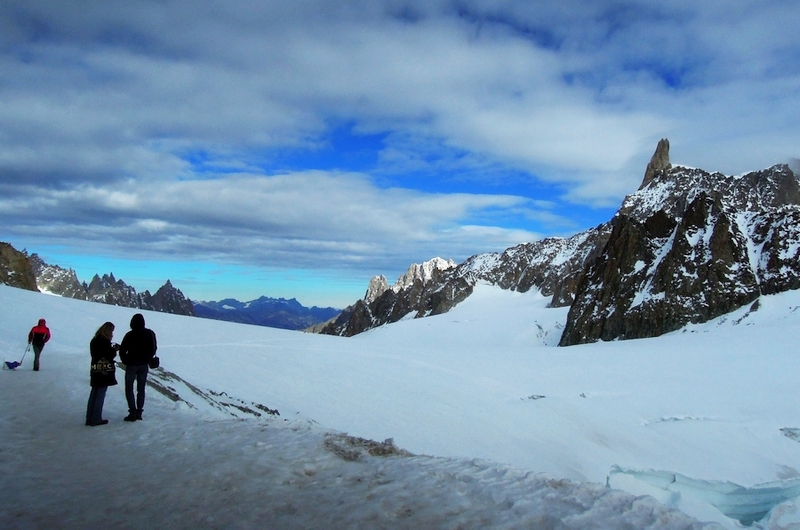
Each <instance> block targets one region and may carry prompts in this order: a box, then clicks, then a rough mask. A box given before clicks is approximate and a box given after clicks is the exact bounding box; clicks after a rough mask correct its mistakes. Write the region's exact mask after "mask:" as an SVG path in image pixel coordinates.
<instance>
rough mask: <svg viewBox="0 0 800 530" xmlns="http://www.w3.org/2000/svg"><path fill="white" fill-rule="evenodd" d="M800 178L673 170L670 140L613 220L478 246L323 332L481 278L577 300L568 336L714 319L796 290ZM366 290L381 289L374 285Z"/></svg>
mask: <svg viewBox="0 0 800 530" xmlns="http://www.w3.org/2000/svg"><path fill="white" fill-rule="evenodd" d="M798 221H800V186H798V180H797V175H796V174H795V173H794V172H793V171H792V170H791V169H790V168H789V166H787V165H776V166H773V167H771V168H768V169H765V170H763V171H756V172H751V173H747V174H744V175H739V176H726V175H723V174H721V173H709V172H707V171H704V170H701V169H693V168H688V167H684V166H675V167H673V166H672V164H671V163H670V158H669V142H668V141H667V140H666V139H665V140H662V141H661V142H659V144H658V147H657V148H656V151H655V153H654V155H653V157H652V159H651V161H650V163H649V164H648V166H647V169H646V171H645V176H644V179H643V181H642V184H641V186H640V188H639V190H637V192H636V193H634V194H632V195H630V196H628V197H627V198H626V199H625V200H624V202H623V204H622V206H621V207H620V209H619V211H618V212H617V213H616V215H615V216H614V217H613V218H612V219H611V220H610V221H609V222H607V223H604V224H601V225H599V226H597V227H595V228H592V229H589V230H586V231H584V232H581V233H579V234H576V235H574V236H572V237H570V238H548V239H543V240H541V241H537V242H534V243H524V244H521V245H517V246H515V247H511V248H509V249H507V250H506V251H504V252H502V253H487V254H479V255H476V256H473V257H471V258H469V259H467V260H466V261H465V262H464V263H461V264H460V265H458V266H456V267H453V268H448V269H446V270H440V271H437V273H436V274H434V275H433V276H432V278H431V279H430V281H428V282H425V283H423V282H417V283H415V284H413V285H410V286H408V287H404V288H402V289H400V290H397V291H395V290H388V289H386V290H383V291H382V292H381V293H380V294H379V295H378V296H375V297H374V298H372V299H370V298H369V297H366V298H365V299H364V300H360V301H358V302H356V303H355V304H354V305H352V306H350V307H348V308H347V309H346V310H345V311H344V312H343V313H342V315H340V317H339V318H338V319H337V320H336V321H334V322H332V323H331V324H329V325H328V326H327V327H326V328H325V329H323V331H322V332H323V333H327V334H333V335H342V336H352V335H355V334H358V333H361V332H362V331H365V330H367V329H372V328H374V327H377V326H380V325H383V324H387V323H390V322H397V321H399V320H401V319H404V318H408V317H414V318H419V317H425V316H429V315H435V314H440V313H445V312H447V311H449V310H450V309H452V308H453V307H454V306H455V305H457V304H459V303H460V302H462V301H463V300H465V299H466V298H467V297H468V296H470V294H471V293H472V290H473V287H474V286H475V284H476V283H477V282H479V281H483V282H488V283H491V284H493V285H497V286H499V287H501V288H503V289H509V290H513V291H519V292H526V291H528V290H529V289H531V288H534V287H535V288H537V289H539V290H540V291H541V293H542V294H544V295H545V296H552V300H551V306H552V307H566V306H569V307H570V312H569V316H568V319H567V322H566V325H565V329H564V333H563V335H562V339H561V345H563V346H567V345H572V344H579V343H584V342H594V341H596V340H601V339H602V340H612V339H617V338H623V339H625V338H636V337H651V336H657V335H661V334H663V333H666V332H669V331H673V330H675V329H678V328H680V327H682V326H683V325H685V324H687V323H690V322H691V323H699V322H706V321H708V320H709V319H712V318H715V317H717V316H720V315H723V314H726V313H728V312H730V311H732V310H734V309H737V308H739V307H742V306H744V305H747V304H750V303H752V302H754V301H755V300H757V299H758V297H759V296H760V295H761V294H772V293H778V292H783V291H786V290H789V289H797V288H800V244H799V243H800V223H798ZM372 287H373V286H372V285H371V289H370V291H368V294H369V292H373V291H376V289H373V288H372Z"/></svg>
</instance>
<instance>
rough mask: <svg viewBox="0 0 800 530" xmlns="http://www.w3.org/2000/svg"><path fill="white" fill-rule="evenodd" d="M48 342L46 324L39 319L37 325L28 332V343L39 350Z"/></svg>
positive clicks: (48, 332) (48, 335) (48, 336)
mask: <svg viewBox="0 0 800 530" xmlns="http://www.w3.org/2000/svg"><path fill="white" fill-rule="evenodd" d="M48 340H50V329H48V327H47V322H45V320H44V319H43V318H40V319H39V323H38V324H37V325H35V326H33V327H32V328H31V330H30V331H29V332H28V343H29V344H33V345H34V346H39V347H40V348H41V347H44V345H45V343H46V342H47V341H48Z"/></svg>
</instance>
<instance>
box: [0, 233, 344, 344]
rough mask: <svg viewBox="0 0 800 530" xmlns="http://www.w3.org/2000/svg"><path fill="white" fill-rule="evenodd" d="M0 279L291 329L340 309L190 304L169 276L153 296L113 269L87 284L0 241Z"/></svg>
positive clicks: (285, 303)
mask: <svg viewBox="0 0 800 530" xmlns="http://www.w3.org/2000/svg"><path fill="white" fill-rule="evenodd" d="M0 283H2V284H6V285H10V286H12V287H18V288H21V289H28V290H31V291H42V292H46V293H50V294H55V295H58V296H64V297H67V298H76V299H78V300H87V301H91V302H99V303H103V304H110V305H117V306H122V307H131V308H135V309H146V310H150V311H160V312H163V313H172V314H176V315H186V316H197V317H201V318H211V319H215V320H225V321H229V322H240V323H243V324H252V325H256V326H267V327H274V328H281V329H291V330H299V329H306V328H313V327H314V326H320V325H322V324H324V323H325V322H327V321H328V320H330V319H332V318H333V317H335V316H336V315H338V314H339V313H340V312H341V311H340V310H339V309H334V308H332V307H326V308H319V307H311V308H307V307H305V306H303V305H302V304H300V303H299V302H298V301H297V300H295V299H291V300H285V299H283V298H278V299H276V298H268V297H266V296H262V297H261V298H258V299H257V300H252V301H250V302H239V301H238V300H234V299H226V300H222V301H220V302H192V301H191V300H189V299H188V298H186V296H185V295H184V294H183V293H182V292H181V291H180V289H178V288H176V287H175V286H174V285H172V282H170V280H167V281H166V283H165V284H164V285H162V286H161V287H160V288H159V289H158V290H157V291H156V292H155V294H150V291H144V292H143V293H137V292H136V289H134V288H133V287H131V286H130V285H128V284H126V283H125V282H124V281H123V280H119V279H117V278H115V277H114V274H113V273H111V274H104V275H103V276H99V275H97V274H96V275H95V276H94V277H93V278H92V281H91V282H89V283H88V284H87V283H86V282H81V281H80V280H78V276H77V275H76V274H75V271H74V270H72V269H64V268H62V267H59V266H58V265H50V264H47V263H45V262H44V260H42V258H41V257H39V255H37V254H31V255H28V253H27V251H26V250H23V251H18V250H16V249H15V248H14V247H13V246H11V245H10V244H8V243H2V242H0Z"/></svg>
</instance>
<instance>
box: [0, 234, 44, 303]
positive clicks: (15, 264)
mask: <svg viewBox="0 0 800 530" xmlns="http://www.w3.org/2000/svg"><path fill="white" fill-rule="evenodd" d="M0 283H2V284H4V285H10V286H11V287H17V288H19V289H27V290H28V291H38V290H39V289H38V288H37V287H36V276H35V275H34V273H33V269H31V265H30V263H29V262H28V255H27V253H26V252H20V251H19V250H17V249H15V248H14V247H12V246H11V245H10V244H8V243H3V242H0Z"/></svg>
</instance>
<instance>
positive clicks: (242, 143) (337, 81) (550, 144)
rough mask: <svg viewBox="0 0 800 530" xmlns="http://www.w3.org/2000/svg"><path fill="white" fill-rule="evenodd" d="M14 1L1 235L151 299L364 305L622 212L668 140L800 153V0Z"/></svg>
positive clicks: (3, 83)
mask: <svg viewBox="0 0 800 530" xmlns="http://www.w3.org/2000/svg"><path fill="white" fill-rule="evenodd" d="M89 4H90V5H91V8H86V9H80V10H77V9H75V6H74V5H73V4H71V3H69V2H54V1H52V0H41V1H40V0H25V1H17V0H9V1H5V2H3V3H2V5H0V240H2V241H6V242H9V243H11V244H12V245H14V246H15V247H16V248H18V249H22V248H25V249H27V250H28V251H29V252H36V253H38V254H39V255H40V256H42V258H43V259H44V260H45V261H46V262H47V263H51V264H55V265H60V266H62V267H65V268H73V269H75V270H76V272H77V273H78V277H79V278H80V279H81V280H84V281H88V280H90V279H91V277H92V276H93V275H94V274H96V273H99V274H104V273H107V272H113V273H114V274H115V275H116V277H118V278H122V279H124V280H125V281H126V283H128V284H130V285H132V286H134V287H135V288H137V290H139V291H143V290H145V289H149V290H150V291H151V292H153V291H155V290H156V289H157V288H158V287H159V286H161V285H162V284H163V283H164V282H165V281H166V280H167V279H170V280H171V281H172V283H173V284H174V285H175V286H176V287H178V288H179V289H181V290H182V291H183V292H184V294H186V295H187V296H188V297H189V298H191V299H194V300H219V299H222V298H227V297H234V298H238V299H240V300H243V301H244V300H251V299H254V298H257V297H259V296H262V295H266V296H273V297H286V298H291V297H295V298H297V299H298V300H299V301H300V302H301V303H303V304H305V305H308V306H310V305H318V306H333V307H340V308H341V307H345V306H346V305H349V304H350V303H352V302H354V301H355V300H356V299H358V298H361V297H362V296H363V295H364V292H365V291H366V287H367V283H368V281H369V279H370V278H371V277H372V276H375V275H378V274H383V275H385V276H386V277H387V278H388V279H389V280H390V281H394V279H396V278H397V277H398V276H399V275H401V274H402V273H403V272H405V270H406V269H407V268H408V266H409V265H410V264H412V263H420V262H422V261H425V260H428V259H431V258H433V257H436V256H439V257H442V258H445V259H453V260H455V261H456V262H461V261H463V260H464V259H466V258H467V257H469V256H472V255H474V254H479V253H483V252H494V251H502V250H504V249H505V248H508V247H510V246H513V245H516V244H519V243H523V242H529V241H535V240H537V239H540V238H542V237H547V236H570V235H573V234H575V233H577V232H579V231H581V230H584V229H586V228H589V227H592V226H596V225H597V224H600V223H602V222H605V221H607V220H608V219H609V218H610V217H611V216H612V215H613V213H614V211H616V209H617V207H618V206H619V205H620V203H621V202H622V199H623V198H624V196H625V195H626V194H628V193H632V192H633V191H635V190H636V188H637V187H638V186H639V184H640V183H641V179H642V177H643V174H644V168H645V166H646V164H647V162H648V160H649V159H650V156H651V155H652V153H653V151H654V149H655V146H656V143H657V142H658V140H659V139H660V138H669V140H670V144H671V158H672V162H673V163H681V164H685V165H689V166H694V167H702V168H704V169H707V170H710V171H721V172H723V173H726V174H739V173H743V172H746V171H751V170H758V169H763V168H766V167H769V166H771V165H773V164H777V163H784V162H788V161H790V160H791V159H796V158H798V156H800V153H798V152H799V151H800V149H799V148H798V146H799V145H800V119H799V118H800V101H798V100H799V99H800V34H798V32H797V28H798V27H800V5H798V4H797V3H796V2H793V1H764V0H762V1H748V0H741V1H736V2H694V1H683V0H678V1H674V2H657V1H650V0H640V1H624V0H623V1H613V2H593V1H590V0H585V1H583V0H567V1H558V2H555V1H553V2H526V1H511V0H509V1H501V0H494V1H488V0H462V1H455V0H452V1H447V0H427V1H425V2H422V1H391V0H386V1H357V0H354V1H325V0H298V1H294V2H280V1H249V2H236V3H231V2H225V1H221V0H220V1H214V0H209V1H205V2H202V5H198V4H197V3H196V2H189V1H186V0H162V1H155V0H125V1H121V0H110V1H103V2H100V1H93V2H89Z"/></svg>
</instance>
